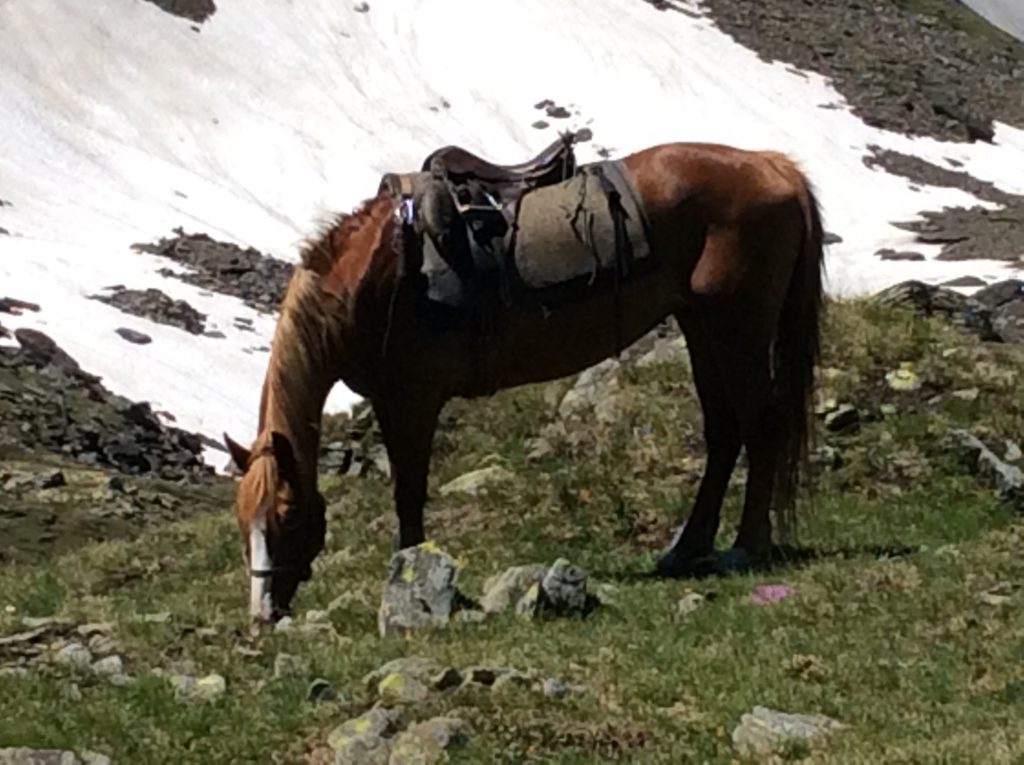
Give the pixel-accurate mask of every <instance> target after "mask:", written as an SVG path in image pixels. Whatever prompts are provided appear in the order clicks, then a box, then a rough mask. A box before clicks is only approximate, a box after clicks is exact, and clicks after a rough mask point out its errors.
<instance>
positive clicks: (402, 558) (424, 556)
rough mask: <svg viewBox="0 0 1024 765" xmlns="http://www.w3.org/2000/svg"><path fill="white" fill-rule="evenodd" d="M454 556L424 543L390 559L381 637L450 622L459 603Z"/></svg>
mask: <svg viewBox="0 0 1024 765" xmlns="http://www.w3.org/2000/svg"><path fill="white" fill-rule="evenodd" d="M456 576H457V569H456V567H455V561H454V560H452V558H451V556H450V555H448V554H447V553H445V552H444V551H442V550H441V549H439V548H438V547H437V546H436V545H434V544H432V543H429V542H425V543H423V544H421V545H418V546H417V547H411V548H406V549H405V550H400V551H399V552H397V553H395V554H394V555H393V556H392V557H391V562H390V565H389V570H388V577H387V581H386V582H385V585H384V591H383V594H382V596H381V604H380V610H379V611H378V614H377V626H378V630H379V632H380V635H381V637H384V636H387V635H391V634H395V633H401V632H404V631H406V630H412V629H421V628H425V627H437V626H441V625H444V624H447V623H448V620H449V619H450V618H451V614H452V610H453V606H454V604H455V602H456V595H457V590H456V588H455V579H456Z"/></svg>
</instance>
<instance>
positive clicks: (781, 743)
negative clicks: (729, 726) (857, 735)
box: [732, 706, 845, 757]
mask: <svg viewBox="0 0 1024 765" xmlns="http://www.w3.org/2000/svg"><path fill="white" fill-rule="evenodd" d="M843 727H845V726H844V725H843V724H842V723H840V722H838V721H837V720H833V719H832V718H831V717H826V716H825V715H805V714H790V713H788V712H779V711H776V710H773V709H768V708H766V707H761V706H756V707H754V709H753V710H752V711H750V712H747V713H745V714H744V715H743V717H741V718H740V724H739V725H738V726H737V727H736V729H735V730H734V731H733V732H732V745H733V748H735V750H736V751H737V753H739V754H740V755H745V756H762V757H764V756H769V755H772V754H783V753H784V750H785V747H786V746H787V745H791V743H792V742H793V741H801V742H804V743H805V744H807V745H808V746H810V745H812V744H814V743H817V741H818V740H819V739H820V738H821V737H822V736H823V735H825V734H826V733H828V732H830V731H833V730H837V729H839V728H843Z"/></svg>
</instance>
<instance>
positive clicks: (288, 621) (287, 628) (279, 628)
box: [274, 616, 294, 634]
mask: <svg viewBox="0 0 1024 765" xmlns="http://www.w3.org/2000/svg"><path fill="white" fill-rule="evenodd" d="M293 626H294V620H293V619H292V617H290V616H282V617H281V618H280V619H278V620H277V623H275V624H274V632H275V634H281V633H284V632H291V630H292V627H293Z"/></svg>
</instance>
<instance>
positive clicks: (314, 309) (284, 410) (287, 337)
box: [259, 193, 394, 435]
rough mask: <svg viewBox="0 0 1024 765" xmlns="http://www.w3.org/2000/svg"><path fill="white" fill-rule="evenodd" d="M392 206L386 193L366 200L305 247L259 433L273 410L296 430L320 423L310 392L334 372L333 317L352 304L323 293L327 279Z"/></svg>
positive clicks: (273, 355)
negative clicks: (359, 236) (354, 240)
mask: <svg viewBox="0 0 1024 765" xmlns="http://www.w3.org/2000/svg"><path fill="white" fill-rule="evenodd" d="M393 205H394V202H393V200H392V199H391V197H390V195H388V194H387V193H382V194H378V195H377V196H376V197H373V198H372V199H367V200H365V201H363V202H362V204H360V205H359V206H358V207H357V208H356V209H355V210H353V211H352V212H350V213H341V214H338V215H336V216H335V217H334V218H333V220H331V221H330V222H329V224H328V225H327V226H325V227H324V228H323V229H322V230H321V231H320V232H319V233H318V234H316V235H315V236H314V238H311V239H309V240H307V242H306V244H305V245H304V246H303V248H302V249H301V251H300V262H299V263H298V264H297V265H296V267H295V268H294V269H293V270H292V274H291V277H290V278H289V280H288V285H287V287H286V289H285V294H284V297H283V298H282V300H281V304H280V316H279V318H278V321H277V326H276V328H275V330H274V337H273V340H272V342H271V352H270V360H269V361H268V364H267V376H266V379H265V380H264V383H263V393H262V398H261V401H260V418H259V429H260V432H262V431H263V428H264V425H265V422H266V419H267V410H268V408H269V407H271V406H273V407H274V408H275V410H276V414H277V415H279V416H280V418H281V419H283V420H284V421H285V422H288V423H292V424H294V425H295V427H300V426H305V425H306V424H309V425H312V426H314V427H317V426H318V425H319V414H318V413H319V409H317V410H316V413H317V414H316V415H314V414H312V412H313V409H314V408H315V407H316V406H317V403H315V402H313V401H312V400H311V396H310V389H311V388H313V389H315V386H316V383H317V381H318V379H320V378H322V377H323V376H324V375H326V374H328V373H329V370H330V369H331V365H332V357H333V356H334V355H335V349H336V348H337V345H338V342H337V331H338V322H336V321H332V318H333V317H334V316H336V315H337V313H338V311H339V310H343V307H344V304H345V302H346V300H347V297H346V296H339V295H335V294H332V293H330V292H329V291H327V290H324V289H323V278H324V277H325V276H326V275H327V274H329V273H330V272H331V270H332V269H333V268H334V266H335V265H336V263H337V262H338V261H339V260H341V259H342V258H343V257H344V254H345V252H346V250H348V249H350V248H349V247H348V245H349V243H350V240H351V239H352V238H353V237H354V236H356V235H357V234H359V233H360V232H362V231H363V230H364V229H365V228H366V227H367V226H370V225H372V224H374V223H375V222H377V221H379V220H380V218H381V217H382V215H387V214H390V210H391V209H392V207H393ZM275 419H277V417H275ZM300 424H301V425H300ZM292 435H296V434H292Z"/></svg>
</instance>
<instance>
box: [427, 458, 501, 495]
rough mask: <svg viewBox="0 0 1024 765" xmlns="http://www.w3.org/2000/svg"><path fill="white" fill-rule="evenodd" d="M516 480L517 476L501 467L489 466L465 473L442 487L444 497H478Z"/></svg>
mask: <svg viewBox="0 0 1024 765" xmlns="http://www.w3.org/2000/svg"><path fill="white" fill-rule="evenodd" d="M514 478H515V475H514V474H513V473H512V472H510V471H509V470H507V469H505V468H503V467H502V466H501V465H489V466H488V467H484V468H480V469H479V470H473V471H470V472H469V473H464V474H463V475H460V476H459V477H458V478H454V479H452V480H451V481H449V482H448V483H446V484H445V485H444V486H442V487H441V489H440V493H441V496H442V497H447V496H449V495H451V494H466V495H468V496H470V497H476V496H479V495H480V494H483V493H484V492H486V491H487V490H488V489H489V488H491V487H493V486H497V485H499V484H502V483H508V482H509V481H511V480H512V479H514Z"/></svg>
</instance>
